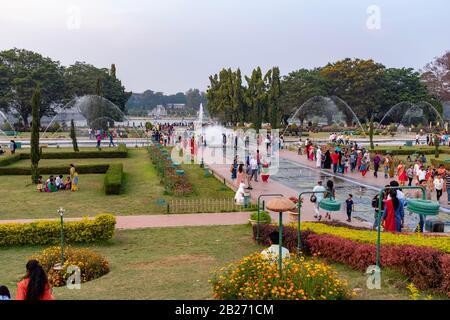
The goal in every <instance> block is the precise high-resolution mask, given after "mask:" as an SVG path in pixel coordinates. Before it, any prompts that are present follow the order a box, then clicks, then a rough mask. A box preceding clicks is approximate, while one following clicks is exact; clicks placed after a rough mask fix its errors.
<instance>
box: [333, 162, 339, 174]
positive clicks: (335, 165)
mask: <svg viewBox="0 0 450 320" xmlns="http://www.w3.org/2000/svg"><path fill="white" fill-rule="evenodd" d="M337 169H338V165H337V164H333V173H336V172H337Z"/></svg>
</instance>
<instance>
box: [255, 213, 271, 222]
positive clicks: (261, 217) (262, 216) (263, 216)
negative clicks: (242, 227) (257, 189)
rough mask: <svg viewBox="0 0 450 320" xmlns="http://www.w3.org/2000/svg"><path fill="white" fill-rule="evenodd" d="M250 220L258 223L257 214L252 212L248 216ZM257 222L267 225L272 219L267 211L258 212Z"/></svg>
mask: <svg viewBox="0 0 450 320" xmlns="http://www.w3.org/2000/svg"><path fill="white" fill-rule="evenodd" d="M250 220H254V221H258V212H253V213H252V214H251V215H250ZM259 221H260V222H261V221H265V222H267V223H271V222H272V217H271V216H270V214H269V213H268V212H267V211H260V212H259Z"/></svg>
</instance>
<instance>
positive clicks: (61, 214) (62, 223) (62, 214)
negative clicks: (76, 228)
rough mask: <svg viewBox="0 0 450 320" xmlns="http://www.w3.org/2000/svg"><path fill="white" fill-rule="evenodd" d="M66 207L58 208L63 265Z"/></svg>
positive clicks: (62, 263) (62, 260) (62, 261)
mask: <svg viewBox="0 0 450 320" xmlns="http://www.w3.org/2000/svg"><path fill="white" fill-rule="evenodd" d="M64 211H65V210H64V209H63V208H62V207H61V208H59V209H58V214H59V216H60V218H61V234H60V235H61V267H62V266H63V265H64Z"/></svg>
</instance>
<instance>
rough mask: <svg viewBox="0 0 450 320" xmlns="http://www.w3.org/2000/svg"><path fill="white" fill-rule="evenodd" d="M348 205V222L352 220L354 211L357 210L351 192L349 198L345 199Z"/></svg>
mask: <svg viewBox="0 0 450 320" xmlns="http://www.w3.org/2000/svg"><path fill="white" fill-rule="evenodd" d="M345 204H346V205H347V222H352V211H354V210H355V204H354V203H353V195H352V194H349V195H348V198H347V200H345Z"/></svg>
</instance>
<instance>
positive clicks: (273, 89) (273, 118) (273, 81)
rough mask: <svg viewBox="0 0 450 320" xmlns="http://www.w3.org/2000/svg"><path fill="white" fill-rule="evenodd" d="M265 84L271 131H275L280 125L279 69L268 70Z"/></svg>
mask: <svg viewBox="0 0 450 320" xmlns="http://www.w3.org/2000/svg"><path fill="white" fill-rule="evenodd" d="M265 80H266V82H267V87H268V89H267V102H268V108H267V110H268V112H270V119H267V120H270V124H271V127H272V128H273V129H276V128H278V127H279V125H280V110H279V104H278V103H279V99H280V96H281V80H280V69H279V68H278V67H274V68H272V69H271V70H269V71H268V72H267V74H266V76H265Z"/></svg>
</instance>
